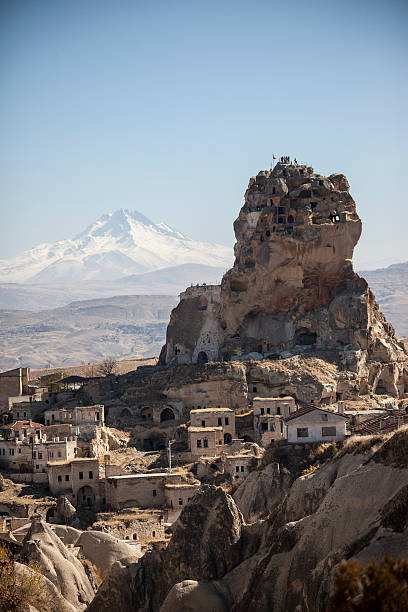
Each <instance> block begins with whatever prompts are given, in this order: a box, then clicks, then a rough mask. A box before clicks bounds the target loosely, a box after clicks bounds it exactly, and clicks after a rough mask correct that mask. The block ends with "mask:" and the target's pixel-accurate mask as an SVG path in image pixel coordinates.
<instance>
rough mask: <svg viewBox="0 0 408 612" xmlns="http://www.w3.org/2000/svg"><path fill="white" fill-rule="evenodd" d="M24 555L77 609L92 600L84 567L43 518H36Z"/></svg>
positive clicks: (32, 524)
mask: <svg viewBox="0 0 408 612" xmlns="http://www.w3.org/2000/svg"><path fill="white" fill-rule="evenodd" d="M21 554H22V556H23V557H24V558H25V559H27V560H30V561H34V562H36V563H37V564H38V565H39V567H40V569H41V572H42V574H43V576H45V577H46V578H47V579H48V580H50V582H52V583H53V584H54V586H55V587H56V588H57V589H58V591H59V592H60V593H61V595H62V596H63V597H64V598H65V599H66V600H67V601H68V602H69V603H70V604H72V606H73V607H74V608H75V609H76V610H83V609H84V608H85V607H86V605H87V604H88V603H89V602H90V601H91V600H92V598H93V596H94V588H93V584H92V583H91V581H90V579H89V577H88V575H87V573H86V571H85V568H84V566H83V565H82V563H81V562H80V561H79V560H78V559H77V557H76V556H75V555H74V554H73V553H72V552H71V551H70V550H69V549H68V548H67V547H66V546H65V545H64V544H63V542H62V541H61V540H60V538H59V537H58V536H57V535H56V534H55V533H54V532H53V530H52V529H51V527H50V526H49V525H48V524H47V523H45V522H44V521H42V520H41V519H40V518H38V519H37V518H33V520H32V523H31V527H30V529H29V531H28V533H27V535H26V537H25V538H24V540H23V550H22V553H21Z"/></svg>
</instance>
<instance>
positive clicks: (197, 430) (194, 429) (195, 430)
mask: <svg viewBox="0 0 408 612" xmlns="http://www.w3.org/2000/svg"><path fill="white" fill-rule="evenodd" d="M188 431H190V432H193V433H202V432H204V433H205V432H206V431H222V427H218V426H217V427H215V426H214V427H189V428H188Z"/></svg>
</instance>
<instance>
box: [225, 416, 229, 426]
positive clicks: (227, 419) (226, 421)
mask: <svg viewBox="0 0 408 612" xmlns="http://www.w3.org/2000/svg"><path fill="white" fill-rule="evenodd" d="M225 424H226V425H229V418H228V417H225Z"/></svg>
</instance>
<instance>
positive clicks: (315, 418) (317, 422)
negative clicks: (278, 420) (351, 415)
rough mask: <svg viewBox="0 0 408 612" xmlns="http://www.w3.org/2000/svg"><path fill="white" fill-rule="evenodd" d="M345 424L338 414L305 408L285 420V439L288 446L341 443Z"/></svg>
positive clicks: (342, 417)
mask: <svg viewBox="0 0 408 612" xmlns="http://www.w3.org/2000/svg"><path fill="white" fill-rule="evenodd" d="M346 422H347V418H346V417H345V416H344V415H343V414H340V413H338V412H331V411H329V410H323V409H321V408H316V406H305V407H303V408H300V409H299V410H297V411H296V412H293V413H292V414H290V415H289V416H288V417H287V418H286V421H285V423H286V437H287V440H288V442H289V443H290V444H299V443H305V442H331V441H342V440H344V438H345V436H346Z"/></svg>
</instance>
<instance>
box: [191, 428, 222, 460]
mask: <svg viewBox="0 0 408 612" xmlns="http://www.w3.org/2000/svg"><path fill="white" fill-rule="evenodd" d="M188 446H189V449H190V453H191V459H192V460H193V461H194V460H195V459H198V458H199V457H215V456H216V455H220V454H221V453H222V452H223V450H224V434H223V429H222V427H189V428H188Z"/></svg>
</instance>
